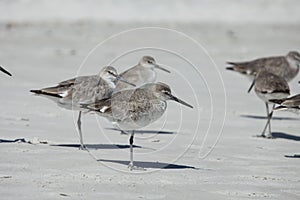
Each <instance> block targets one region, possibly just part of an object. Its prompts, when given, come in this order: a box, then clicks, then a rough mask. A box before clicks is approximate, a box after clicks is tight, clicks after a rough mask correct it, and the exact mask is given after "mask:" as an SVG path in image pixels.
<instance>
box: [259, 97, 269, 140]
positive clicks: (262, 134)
mask: <svg viewBox="0 0 300 200" xmlns="http://www.w3.org/2000/svg"><path fill="white" fill-rule="evenodd" d="M266 111H267V118H268V120H267V123H266V125H265V128H264V129H263V131H262V133H261V135H260V136H261V137H266V135H265V132H266V130H267V127H268V125H269V122H270V121H269V116H270V113H269V104H268V103H266Z"/></svg>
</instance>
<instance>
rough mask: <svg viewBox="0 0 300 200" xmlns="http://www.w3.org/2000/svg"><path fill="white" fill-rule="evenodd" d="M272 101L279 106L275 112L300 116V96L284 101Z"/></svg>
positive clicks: (284, 99)
mask: <svg viewBox="0 0 300 200" xmlns="http://www.w3.org/2000/svg"><path fill="white" fill-rule="evenodd" d="M270 101H271V102H272V103H276V104H278V106H277V107H275V108H274V110H286V111H290V112H293V113H296V114H298V115H300V94H297V95H294V96H292V97H288V98H283V99H271V100H270Z"/></svg>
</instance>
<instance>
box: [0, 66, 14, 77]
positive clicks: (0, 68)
mask: <svg viewBox="0 0 300 200" xmlns="http://www.w3.org/2000/svg"><path fill="white" fill-rule="evenodd" d="M0 71H2V72H3V73H5V74H7V75H9V76H12V75H11V73H9V72H8V71H7V70H6V69H4V68H3V67H1V66H0Z"/></svg>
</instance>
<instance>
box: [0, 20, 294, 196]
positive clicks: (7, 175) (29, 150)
mask: <svg viewBox="0 0 300 200" xmlns="http://www.w3.org/2000/svg"><path fill="white" fill-rule="evenodd" d="M2 21H3V20H2ZM144 26H156V27H163V28H170V29H172V30H177V31H180V32H182V33H184V34H187V35H188V36H190V37H191V38H193V39H195V40H197V41H198V42H199V43H200V44H201V45H202V47H203V48H202V47H201V46H199V45H198V44H196V43H194V42H193V40H191V39H189V38H188V37H186V36H185V35H181V34H179V33H176V32H174V31H168V30H166V29H154V28H148V29H138V30H135V31H129V32H125V33H123V34H121V35H119V36H117V37H115V38H112V39H111V40H109V41H106V42H105V43H104V44H103V45H101V46H98V48H97V49H96V50H95V51H94V52H93V53H92V54H91V55H90V56H89V57H88V58H87V55H89V52H90V51H91V50H92V49H93V48H94V47H96V46H97V45H98V44H99V43H101V42H102V41H104V40H105V39H107V38H109V37H110V36H112V35H114V34H117V33H120V32H122V31H126V30H130V29H132V28H136V27H144ZM0 29H1V30H0V41H1V48H0V58H1V65H2V66H4V67H5V68H6V69H8V70H9V71H10V72H11V73H12V74H13V77H8V76H6V75H5V74H0V76H1V78H0V91H1V104H0V109H1V114H0V118H1V120H0V124H1V125H0V127H1V128H0V132H1V137H0V139H1V143H0V148H1V156H0V160H1V162H0V194H1V198H2V199H66V198H69V199H196V198H197V199H200V198H201V199H272V200H273V199H283V198H285V199H299V198H300V193H299V191H300V190H299V189H300V178H299V172H300V169H299V164H300V160H299V154H300V149H299V141H300V135H299V120H300V119H299V116H297V115H294V114H292V113H287V112H277V113H275V115H274V120H273V121H272V129H273V135H274V137H275V138H274V139H263V138H257V137H254V136H255V135H257V134H260V133H261V131H262V129H263V127H264V124H265V121H266V119H265V110H264V109H265V107H264V104H263V102H262V101H261V100H260V99H259V98H258V97H257V96H256V95H255V93H254V92H251V93H250V94H247V92H246V91H247V89H248V87H249V86H250V81H249V80H247V79H246V78H245V77H242V76H241V75H238V74H235V73H234V72H230V71H226V70H225V66H226V65H225V62H226V61H227V60H230V61H239V60H249V59H253V58H256V57H261V56H269V55H284V54H286V53H287V52H288V51H290V50H299V44H300V38H299V34H300V27H299V26H297V25H295V24H281V23H280V24H272V23H267V24H258V23H254V22H253V23H249V24H239V23H231V22H230V23H220V22H213V23H208V22H207V23H206V22H201V23H175V22H174V23H157V22H153V23H130V22H122V23H117V22H109V23H108V22H97V21H90V20H86V21H78V22H47V23H42V22H32V23H30V22H10V23H8V22H7V23H4V22H2V24H1V25H0ZM141 47H147V48H146V49H145V48H144V49H140V48H141ZM158 48H159V49H158ZM175 53H177V54H178V55H176V54H175ZM144 54H150V55H153V56H154V57H155V58H156V59H157V61H158V62H159V63H162V64H164V65H165V67H166V68H168V69H170V70H171V71H172V74H166V73H164V72H159V75H158V81H163V82H166V83H168V84H169V85H170V86H171V88H172V91H173V92H174V93H175V94H176V95H177V96H178V97H180V98H182V99H184V100H185V101H187V102H189V103H191V104H192V105H194V109H193V110H192V109H189V108H186V107H181V106H179V105H178V104H176V103H174V102H169V105H168V111H167V112H166V113H165V115H164V116H163V117H162V119H161V120H159V121H158V122H156V123H154V124H153V125H151V126H149V127H146V128H145V129H143V131H141V133H137V134H136V140H135V145H136V147H135V148H134V152H135V160H136V161H137V162H136V165H138V166H141V167H143V168H144V169H145V170H138V171H130V170H129V169H128V168H127V164H128V160H129V148H128V139H129V136H128V135H124V134H123V135H122V134H120V132H118V131H115V130H111V128H114V127H113V126H112V125H111V124H110V123H109V122H107V121H106V120H105V119H103V118H100V117H98V116H96V115H92V114H86V115H84V116H83V136H84V141H85V143H86V144H87V147H88V149H89V152H86V151H80V150H79V149H78V145H79V138H78V134H77V132H76V126H75V121H76V117H77V113H76V112H72V111H68V110H63V109H61V108H59V107H58V106H57V105H56V104H55V103H53V102H51V101H50V100H49V99H46V98H42V97H36V96H34V95H32V94H30V93H29V90H30V89H36V88H41V87H44V86H50V85H55V83H57V82H59V81H61V80H64V79H67V78H71V77H73V76H76V75H77V74H80V75H86V74H95V73H98V71H99V70H100V69H101V67H102V66H105V65H107V64H113V65H114V66H116V67H117V69H118V70H119V71H122V70H124V69H126V68H127V67H129V66H132V65H134V64H135V63H137V62H138V60H139V58H140V57H141V56H142V55H144ZM208 55H209V56H208ZM120 56H121V57H120ZM118 57H120V58H118ZM116 58H118V59H117V60H115V59H116ZM184 59H186V60H184ZM84 61H85V62H84ZM298 80H299V76H298V77H297V78H296V79H295V80H293V81H292V82H291V83H290V86H291V91H292V94H296V93H299V92H300V86H299V84H297V81H298ZM158 131H161V132H158Z"/></svg>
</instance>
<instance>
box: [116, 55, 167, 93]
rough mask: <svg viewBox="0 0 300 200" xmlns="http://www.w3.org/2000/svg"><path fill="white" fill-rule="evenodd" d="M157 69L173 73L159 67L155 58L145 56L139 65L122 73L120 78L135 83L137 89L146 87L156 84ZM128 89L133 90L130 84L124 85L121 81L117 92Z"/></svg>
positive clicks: (118, 83) (117, 86) (117, 85)
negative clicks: (146, 84) (148, 84)
mask: <svg viewBox="0 0 300 200" xmlns="http://www.w3.org/2000/svg"><path fill="white" fill-rule="evenodd" d="M155 69H160V70H162V71H165V72H167V73H171V72H170V71H169V70H167V69H165V68H163V67H161V66H160V65H158V64H157V63H156V62H155V60H154V58H153V57H151V56H144V57H142V59H141V60H140V61H139V63H138V64H137V65H136V66H134V67H131V68H130V69H128V70H126V71H124V72H122V73H121V74H120V76H121V77H122V78H124V79H126V80H127V81H129V82H130V83H134V84H135V85H136V87H140V86H142V85H144V84H145V83H154V82H155V80H156V71H155ZM127 88H132V87H131V86H129V85H128V84H124V83H122V82H120V81H118V82H117V84H116V90H115V91H120V90H124V89H127Z"/></svg>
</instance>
